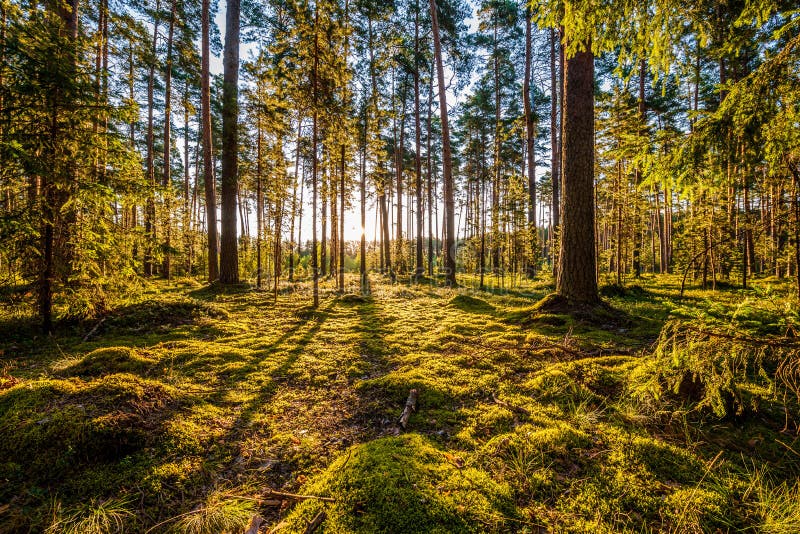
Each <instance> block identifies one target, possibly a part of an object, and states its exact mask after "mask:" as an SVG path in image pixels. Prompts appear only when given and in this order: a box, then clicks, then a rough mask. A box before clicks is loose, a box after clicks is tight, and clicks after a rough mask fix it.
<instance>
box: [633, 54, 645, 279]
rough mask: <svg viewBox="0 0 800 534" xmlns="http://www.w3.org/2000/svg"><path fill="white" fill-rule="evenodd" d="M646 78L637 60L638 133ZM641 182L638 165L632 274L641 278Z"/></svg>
mask: <svg viewBox="0 0 800 534" xmlns="http://www.w3.org/2000/svg"><path fill="white" fill-rule="evenodd" d="M646 80H647V60H645V59H642V60H641V61H639V135H640V136H642V137H644V136H645V135H647V108H646V106H645V101H644V96H645V92H644V88H645V81H646ZM641 183H642V170H641V168H640V167H639V165H638V164H637V165H636V168H635V169H634V171H633V185H634V189H633V191H634V203H633V276H634V277H636V278H641V276H642V262H641V241H642V239H641V234H642V230H641V220H640V219H641V216H640V215H639V209H640V206H639V204H640V203H639V184H641Z"/></svg>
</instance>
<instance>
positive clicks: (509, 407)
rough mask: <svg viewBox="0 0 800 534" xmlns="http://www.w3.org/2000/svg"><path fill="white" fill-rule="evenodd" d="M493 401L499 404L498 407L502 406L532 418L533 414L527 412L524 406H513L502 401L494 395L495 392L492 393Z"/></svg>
mask: <svg viewBox="0 0 800 534" xmlns="http://www.w3.org/2000/svg"><path fill="white" fill-rule="evenodd" d="M492 400H493V401H494V402H495V404H497V405H498V406H502V407H503V408H505V409H507V410H511V411H512V412H517V413H519V414H522V415H524V416H526V417H530V416H531V412H529V411H528V410H526V409H525V408H523V407H522V406H515V405H514V404H511V403H510V402H506V401H501V400H500V399H498V398H497V396H496V395H495V394H494V392H492Z"/></svg>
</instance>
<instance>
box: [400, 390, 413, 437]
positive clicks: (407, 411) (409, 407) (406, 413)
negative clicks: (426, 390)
mask: <svg viewBox="0 0 800 534" xmlns="http://www.w3.org/2000/svg"><path fill="white" fill-rule="evenodd" d="M416 411H417V390H416V389H412V390H411V391H410V392H409V394H408V400H406V406H405V408H403V413H402V414H400V426H402V427H403V428H405V427H406V425H408V418H409V417H411V412H416Z"/></svg>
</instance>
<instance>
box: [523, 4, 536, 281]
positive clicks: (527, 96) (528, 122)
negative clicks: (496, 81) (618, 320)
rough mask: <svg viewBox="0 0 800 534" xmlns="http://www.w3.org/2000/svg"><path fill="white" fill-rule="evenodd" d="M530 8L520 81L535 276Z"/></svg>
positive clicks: (531, 266) (530, 270) (533, 272)
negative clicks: (523, 64) (523, 67)
mask: <svg viewBox="0 0 800 534" xmlns="http://www.w3.org/2000/svg"><path fill="white" fill-rule="evenodd" d="M531 16H532V14H531V10H530V8H527V9H526V10H525V79H524V80H523V82H522V93H523V95H522V101H523V107H524V110H525V149H526V151H527V156H528V231H529V232H530V233H531V258H530V262H529V263H528V273H527V274H528V276H529V277H531V278H533V277H534V276H536V259H537V258H536V245H537V242H538V239H537V233H536V129H535V128H536V125H535V124H534V120H533V110H532V109H531V64H532V63H533V28H532V24H531Z"/></svg>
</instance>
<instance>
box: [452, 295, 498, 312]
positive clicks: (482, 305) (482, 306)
mask: <svg viewBox="0 0 800 534" xmlns="http://www.w3.org/2000/svg"><path fill="white" fill-rule="evenodd" d="M447 304H448V306H452V307H454V308H457V309H459V310H461V311H465V312H468V313H485V314H491V313H494V306H492V305H491V304H489V303H488V302H486V301H485V300H482V299H479V298H476V297H471V296H469V295H464V294H460V295H456V296H455V297H453V298H451V299H450V301H449V302H448V303H447Z"/></svg>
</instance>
